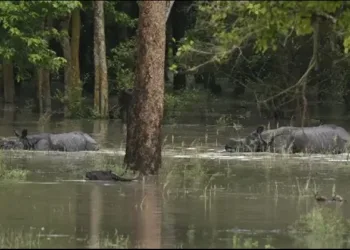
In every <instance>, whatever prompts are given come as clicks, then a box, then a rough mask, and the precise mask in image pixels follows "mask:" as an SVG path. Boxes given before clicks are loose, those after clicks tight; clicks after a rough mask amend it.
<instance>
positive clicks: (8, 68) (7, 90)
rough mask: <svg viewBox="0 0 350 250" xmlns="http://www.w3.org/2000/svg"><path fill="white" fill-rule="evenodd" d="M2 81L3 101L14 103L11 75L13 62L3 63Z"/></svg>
mask: <svg viewBox="0 0 350 250" xmlns="http://www.w3.org/2000/svg"><path fill="white" fill-rule="evenodd" d="M2 70H3V71H2V72H3V83H4V101H5V103H14V101H15V79H14V75H13V64H12V63H11V62H9V61H5V62H4V63H3V69H2Z"/></svg>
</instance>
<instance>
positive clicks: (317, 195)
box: [314, 192, 328, 202]
mask: <svg viewBox="0 0 350 250" xmlns="http://www.w3.org/2000/svg"><path fill="white" fill-rule="evenodd" d="M314 196H315V200H316V201H318V202H325V201H328V198H327V197H325V196H321V195H319V194H318V192H316V193H314Z"/></svg>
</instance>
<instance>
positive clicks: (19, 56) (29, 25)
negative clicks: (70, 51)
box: [0, 1, 81, 70]
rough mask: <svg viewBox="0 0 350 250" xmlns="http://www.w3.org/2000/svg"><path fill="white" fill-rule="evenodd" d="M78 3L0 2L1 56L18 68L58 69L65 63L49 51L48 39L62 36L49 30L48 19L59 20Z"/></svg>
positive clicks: (78, 3)
mask: <svg viewBox="0 0 350 250" xmlns="http://www.w3.org/2000/svg"><path fill="white" fill-rule="evenodd" d="M80 7H81V3H80V2H79V1H16V2H12V1H2V2H0V30H1V31H0V32H1V38H0V57H2V58H4V59H7V60H13V61H15V62H16V64H18V65H22V66H28V63H29V64H32V65H41V66H43V67H45V68H48V69H50V70H57V69H59V68H60V67H61V66H62V64H63V63H64V62H65V60H64V59H63V58H58V57H57V56H56V53H55V52H54V51H53V50H51V49H50V48H49V43H48V39H50V38H56V39H57V38H59V37H60V36H62V35H65V34H60V33H59V31H58V30H57V29H55V28H52V27H48V26H47V25H46V22H47V20H48V18H56V19H59V18H61V17H64V16H67V15H69V14H70V13H71V12H72V11H73V10H74V9H75V8H80Z"/></svg>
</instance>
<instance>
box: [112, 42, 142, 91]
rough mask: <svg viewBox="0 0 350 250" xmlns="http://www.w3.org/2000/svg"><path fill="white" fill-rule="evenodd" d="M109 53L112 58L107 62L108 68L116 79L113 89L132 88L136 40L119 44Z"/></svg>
mask: <svg viewBox="0 0 350 250" xmlns="http://www.w3.org/2000/svg"><path fill="white" fill-rule="evenodd" d="M111 52H112V58H110V59H109V60H108V66H109V68H111V69H112V70H113V71H114V73H115V76H116V79H117V86H114V88H116V89H118V90H119V89H128V88H132V87H133V86H134V82H135V65H136V38H135V37H132V38H130V39H129V40H127V41H125V42H121V43H120V44H119V45H118V46H117V47H116V48H114V49H112V50H111Z"/></svg>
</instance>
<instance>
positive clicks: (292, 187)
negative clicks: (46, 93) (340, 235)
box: [0, 118, 350, 248]
mask: <svg viewBox="0 0 350 250" xmlns="http://www.w3.org/2000/svg"><path fill="white" fill-rule="evenodd" d="M21 120H22V121H23V120H25V121H26V122H21ZM39 123H40V122H39ZM14 128H15V129H18V130H20V129H22V128H27V129H28V131H29V133H35V132H40V131H46V132H63V131H72V130H83V131H84V132H87V133H90V134H92V136H93V137H94V138H96V140H97V141H98V142H99V143H100V144H101V145H102V146H101V147H102V149H101V150H100V151H99V152H78V153H63V152H61V153H60V152H24V151H8V152H2V154H1V157H2V158H1V159H2V161H3V162H4V164H6V166H10V167H11V168H14V169H27V170H29V171H30V172H29V174H28V176H27V178H26V180H23V181H6V180H4V181H1V182H0V200H1V202H0V247H1V248H6V247H24V248H27V247H34V248H38V247H40V248H98V247H101V248H123V247H125V248H126V247H142V248H202V247H203V248H234V247H238V248H242V247H247V248H250V247H254V246H255V247H259V248H264V247H266V246H267V245H269V246H272V247H275V248H292V247H310V242H300V241H298V244H297V242H296V240H295V239H294V238H293V237H291V235H290V233H289V230H288V229H289V227H290V226H291V225H292V224H293V223H294V222H295V221H296V220H298V219H299V218H300V216H302V215H306V214H308V213H309V212H310V211H312V210H313V209H314V208H316V207H322V206H324V207H327V208H329V209H330V210H331V211H334V212H337V213H340V215H341V218H342V219H344V220H346V219H349V218H350V209H349V206H350V203H330V204H318V203H317V202H316V201H315V200H314V198H313V196H312V193H311V192H304V191H303V190H304V188H305V186H306V185H307V183H308V185H309V188H310V190H313V189H314V188H315V187H316V188H317V189H318V190H319V191H320V193H321V194H323V195H328V196H330V195H331V193H332V188H333V186H334V185H335V187H336V192H337V193H338V194H340V195H342V196H343V197H344V198H348V199H350V182H349V179H350V166H349V165H348V162H347V160H346V159H347V155H337V156H325V155H315V156H310V155H304V156H302V155H293V156H281V155H274V154H267V153H255V154H251V153H246V154H232V153H225V152H222V150H223V145H224V143H225V141H226V140H227V138H229V137H232V136H234V135H235V133H236V132H235V130H234V129H233V128H232V127H226V128H220V127H217V126H206V127H205V126H200V125H176V126H175V125H174V126H171V125H167V126H164V150H163V153H164V159H163V168H162V170H161V173H160V174H159V176H155V177H147V178H145V179H144V180H143V181H138V182H128V183H122V182H119V183H110V182H92V181H85V180H84V174H85V172H86V171H88V170H92V169H107V168H112V167H113V166H114V165H115V164H120V163H121V162H122V161H123V154H124V143H125V135H124V134H123V133H124V131H123V128H122V126H121V124H120V123H119V122H118V121H109V122H108V121H102V122H101V121H87V120H83V121H56V122H55V121H52V122H50V123H45V125H40V124H38V121H37V120H34V119H32V120H30V119H27V118H26V119H24V118H23V119H16V120H15V121H14V120H11V119H7V118H3V119H2V120H1V121H0V131H1V134H0V136H12V135H13V129H14ZM252 129H253V127H250V128H248V129H247V130H246V131H249V130H252ZM347 129H348V130H349V128H347ZM308 180H310V181H309V182H308ZM349 236H350V235H349V232H346V231H345V232H344V237H345V238H346V239H348V238H350V237H349ZM234 237H240V238H241V239H242V242H245V243H244V244H243V243H240V244H241V245H237V243H236V245H235V244H234ZM249 239H251V241H249ZM249 242H250V243H249ZM252 242H253V243H252ZM254 242H258V245H254ZM320 244H321V245H318V246H320V247H322V246H325V245H322V243H320ZM311 246H314V245H311ZM316 246H317V245H316ZM328 246H329V245H328ZM332 246H333V247H334V245H331V246H330V247H332ZM335 246H338V245H335ZM342 246H343V245H341V246H340V247H342Z"/></svg>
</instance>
